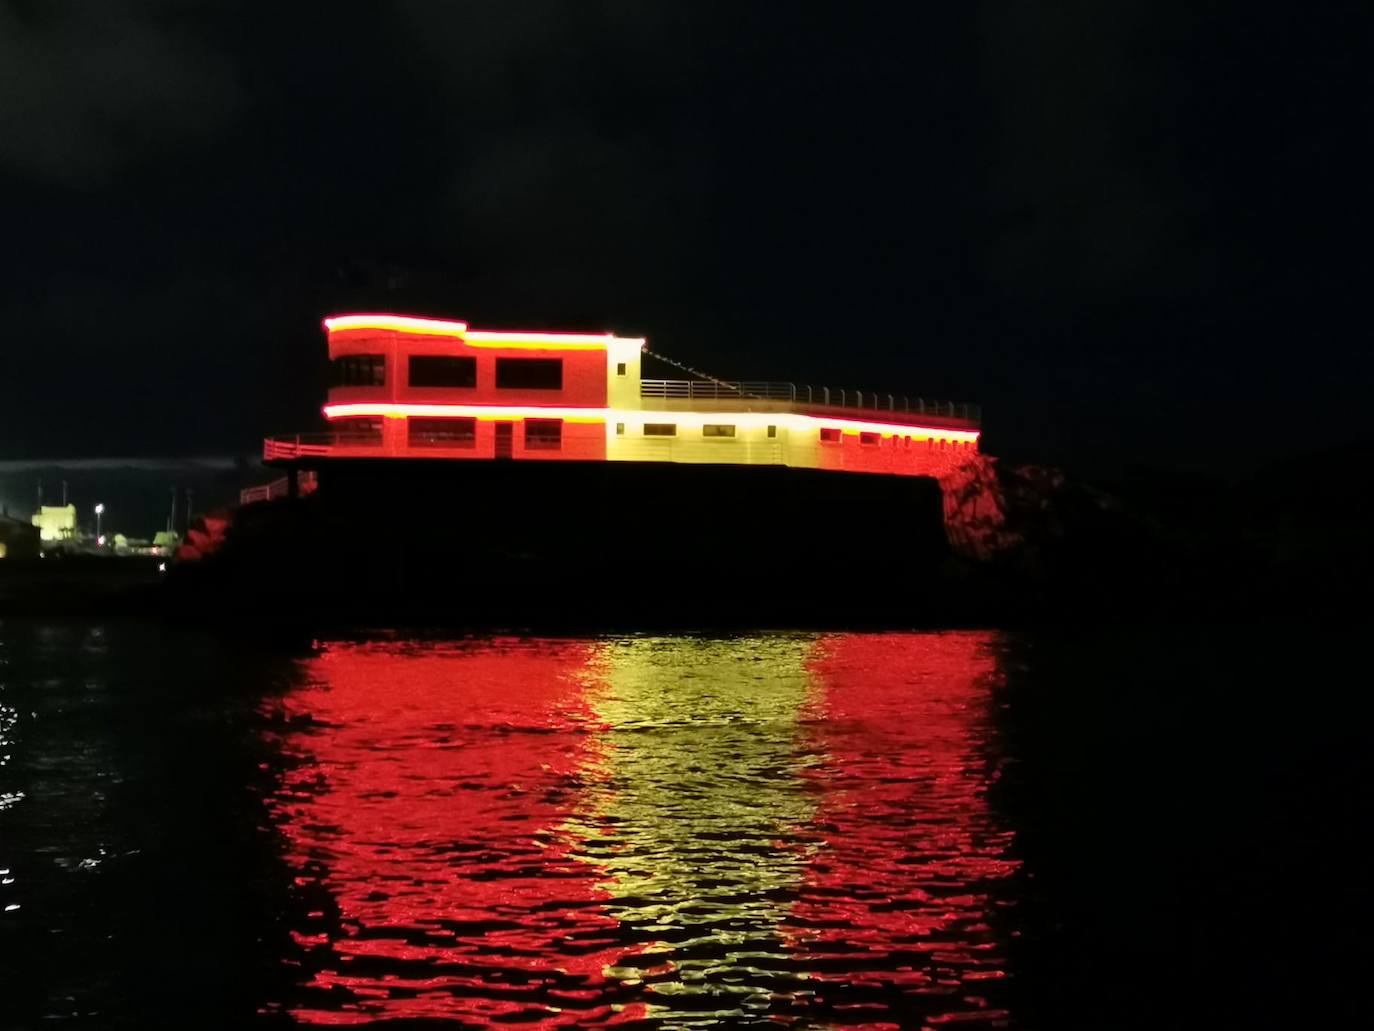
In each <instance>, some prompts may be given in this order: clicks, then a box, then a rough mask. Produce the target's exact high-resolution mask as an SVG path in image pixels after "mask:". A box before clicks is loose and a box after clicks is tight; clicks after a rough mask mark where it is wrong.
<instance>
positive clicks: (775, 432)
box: [768, 426, 778, 437]
mask: <svg viewBox="0 0 1374 1031" xmlns="http://www.w3.org/2000/svg"><path fill="white" fill-rule="evenodd" d="M768 435H769V436H770V437H776V436H777V435H778V428H777V427H776V426H769V427H768Z"/></svg>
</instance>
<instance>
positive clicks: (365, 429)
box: [334, 419, 382, 444]
mask: <svg viewBox="0 0 1374 1031" xmlns="http://www.w3.org/2000/svg"><path fill="white" fill-rule="evenodd" d="M334 432H335V433H336V434H338V438H339V443H341V444H380V443H381V442H382V420H381V419H335V420H334Z"/></svg>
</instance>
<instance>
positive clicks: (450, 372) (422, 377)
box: [410, 354, 477, 387]
mask: <svg viewBox="0 0 1374 1031" xmlns="http://www.w3.org/2000/svg"><path fill="white" fill-rule="evenodd" d="M410 385H411V386H412V387H475V386H477V359H476V358H460V357H455V356H453V355H440V354H413V355H411V356H410Z"/></svg>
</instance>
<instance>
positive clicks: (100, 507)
mask: <svg viewBox="0 0 1374 1031" xmlns="http://www.w3.org/2000/svg"><path fill="white" fill-rule="evenodd" d="M104 514H105V504H104V502H100V501H97V502H96V505H95V544H96V547H98V548H103V547H104V546H105V535H104V534H103V533H101V532H100V517H101V516H103V515H104Z"/></svg>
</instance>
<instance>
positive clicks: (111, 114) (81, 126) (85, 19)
mask: <svg viewBox="0 0 1374 1031" xmlns="http://www.w3.org/2000/svg"><path fill="white" fill-rule="evenodd" d="M200 6H201V5H194V4H191V3H189V2H175V0H120V2H119V3H108V4H107V3H98V2H86V0H44V2H42V3H12V2H11V3H6V4H0V167H8V168H11V169H15V170H18V171H20V172H22V173H25V174H27V175H29V176H33V177H36V178H39V179H48V180H55V181H58V182H62V183H68V184H79V183H90V182H92V181H98V180H100V179H102V178H104V177H105V176H107V175H108V174H109V173H111V172H112V171H114V170H116V169H119V168H121V167H122V166H124V165H126V164H129V163H131V162H135V163H136V162H139V161H148V160H153V159H155V158H158V157H162V156H164V155H165V154H166V152H167V150H169V149H175V148H177V147H180V146H184V145H187V144H194V143H199V144H201V145H204V144H205V143H207V142H209V141H212V140H214V139H215V138H216V137H217V136H218V135H219V134H220V133H221V132H222V131H223V129H224V126H225V123H226V122H227V121H228V120H229V119H230V118H231V117H232V116H233V115H234V113H235V112H236V111H237V110H238V108H239V106H240V103H241V101H242V96H241V93H240V90H239V88H238V84H237V83H236V81H235V77H234V73H233V68H232V64H231V62H230V61H229V60H228V59H226V57H225V56H224V55H223V54H220V53H218V52H216V50H215V49H214V48H213V47H212V46H210V45H209V44H207V43H206V42H205V41H204V40H203V39H201V38H199V36H200V34H199V32H198V28H199V27H200V26H199V21H200V20H199V18H198V13H199V8H200Z"/></svg>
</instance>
